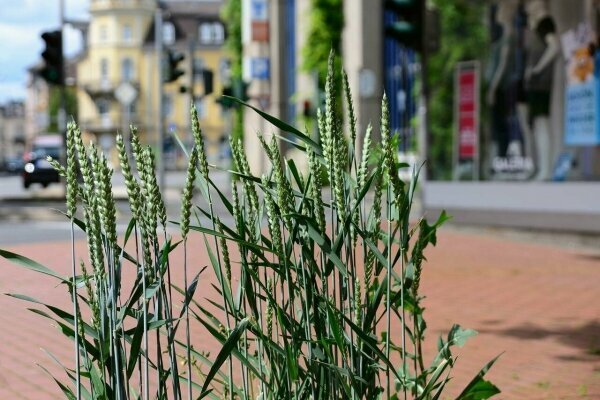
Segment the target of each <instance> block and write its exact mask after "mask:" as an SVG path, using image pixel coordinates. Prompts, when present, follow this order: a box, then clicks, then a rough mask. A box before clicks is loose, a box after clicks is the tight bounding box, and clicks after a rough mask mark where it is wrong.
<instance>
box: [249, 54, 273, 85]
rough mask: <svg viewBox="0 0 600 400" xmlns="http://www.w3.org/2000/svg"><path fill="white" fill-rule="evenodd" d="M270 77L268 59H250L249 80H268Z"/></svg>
mask: <svg viewBox="0 0 600 400" xmlns="http://www.w3.org/2000/svg"><path fill="white" fill-rule="evenodd" d="M269 77H270V68H269V58H268V57H253V58H251V59H250V78H251V79H258V80H268V79H269Z"/></svg>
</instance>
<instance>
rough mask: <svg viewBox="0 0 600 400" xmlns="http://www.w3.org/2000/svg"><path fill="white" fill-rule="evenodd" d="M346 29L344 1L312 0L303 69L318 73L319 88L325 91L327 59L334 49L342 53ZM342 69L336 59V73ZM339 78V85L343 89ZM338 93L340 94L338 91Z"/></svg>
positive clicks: (337, 52)
mask: <svg viewBox="0 0 600 400" xmlns="http://www.w3.org/2000/svg"><path fill="white" fill-rule="evenodd" d="M343 29H344V10H343V1H342V0H312V1H311V11H310V27H309V30H308V37H307V38H306V43H305V45H304V48H303V49H302V52H303V54H302V55H303V60H304V62H303V69H304V70H305V71H309V72H311V71H316V72H317V73H318V75H319V88H320V89H322V90H323V89H324V87H325V77H326V76H327V59H328V57H329V52H330V51H331V50H332V49H333V51H335V53H336V54H337V55H339V54H340V53H341V51H340V50H341V43H342V30H343ZM340 67H341V60H340V58H339V57H337V58H336V71H339V70H340ZM336 77H338V80H337V81H338V82H337V83H338V84H336V86H337V87H338V88H339V87H341V84H339V83H341V81H340V80H339V77H340V74H336ZM337 93H340V91H339V90H338V91H337Z"/></svg>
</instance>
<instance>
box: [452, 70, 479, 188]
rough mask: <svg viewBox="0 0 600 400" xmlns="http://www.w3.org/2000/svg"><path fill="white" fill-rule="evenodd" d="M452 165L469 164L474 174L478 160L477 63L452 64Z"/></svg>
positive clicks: (475, 174)
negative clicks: (453, 141)
mask: <svg viewBox="0 0 600 400" xmlns="http://www.w3.org/2000/svg"><path fill="white" fill-rule="evenodd" d="M454 109H455V112H454V114H455V116H454V121H455V127H456V128H455V129H456V134H455V138H456V139H455V157H454V159H455V168H457V167H460V164H467V163H470V164H472V165H473V177H474V178H476V177H477V172H478V168H479V167H478V165H477V164H478V163H479V113H480V105H479V64H478V63H477V62H474V61H473V62H463V63H459V64H458V65H457V66H456V74H455V85H454Z"/></svg>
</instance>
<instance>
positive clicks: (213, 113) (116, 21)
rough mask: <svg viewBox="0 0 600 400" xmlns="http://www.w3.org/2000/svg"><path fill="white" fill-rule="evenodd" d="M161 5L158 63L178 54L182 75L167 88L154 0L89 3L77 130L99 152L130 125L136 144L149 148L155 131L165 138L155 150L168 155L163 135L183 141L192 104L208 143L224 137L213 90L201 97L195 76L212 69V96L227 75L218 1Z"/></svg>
mask: <svg viewBox="0 0 600 400" xmlns="http://www.w3.org/2000/svg"><path fill="white" fill-rule="evenodd" d="M160 6H161V11H160V12H161V19H162V21H163V24H162V38H160V39H161V40H162V48H163V53H162V54H161V59H162V60H163V63H164V62H166V61H165V60H166V56H165V55H166V54H167V53H166V52H167V51H168V50H171V51H177V52H181V53H182V54H184V55H185V58H184V60H183V61H182V62H181V63H180V64H179V65H178V68H182V69H183V70H184V75H183V76H182V77H180V78H179V79H178V80H176V81H175V82H172V83H166V84H163V83H162V82H159V75H160V73H159V72H161V71H160V70H159V68H162V66H160V67H159V65H158V60H159V57H158V56H157V52H156V46H155V45H156V43H155V30H156V29H155V28H156V27H155V20H156V13H157V8H158V7H159V4H158V3H157V1H156V0H92V2H91V3H90V15H91V20H90V24H89V30H88V39H87V40H88V43H87V46H86V51H85V54H84V55H83V56H82V57H81V60H80V61H79V63H78V66H77V72H78V77H79V79H78V82H77V88H78V90H77V99H78V106H79V120H80V124H81V128H82V129H83V131H84V132H85V133H86V134H88V135H89V137H90V138H91V139H92V140H96V141H97V142H98V143H99V144H100V146H101V147H102V148H104V149H106V150H109V149H111V148H113V147H114V146H113V144H114V138H115V134H116V133H117V132H119V131H124V132H127V131H128V128H127V127H128V126H129V124H133V125H135V126H137V127H138V129H139V134H140V137H141V140H142V142H144V143H146V144H149V145H152V146H153V147H155V148H156V147H157V146H159V143H158V137H159V135H158V127H161V129H162V131H163V132H165V135H164V137H165V138H167V140H165V141H164V142H163V143H162V144H160V145H161V146H163V149H164V150H165V151H166V152H167V153H169V152H170V151H175V150H174V146H172V141H171V140H169V139H168V138H169V137H170V135H169V134H170V133H172V132H175V133H177V134H178V135H179V136H180V137H181V138H182V139H183V140H184V141H185V140H187V139H188V138H189V136H188V135H190V132H189V126H190V123H189V110H190V104H191V102H192V101H193V102H195V103H196V105H197V107H198V109H199V115H200V118H201V121H200V123H201V125H202V126H203V127H204V130H203V132H204V134H205V136H206V138H207V142H209V143H211V142H213V141H218V140H219V137H220V136H221V135H223V133H224V132H223V129H224V124H223V122H222V121H223V119H222V118H221V111H220V106H219V105H218V104H217V103H216V102H215V99H216V97H215V95H214V93H213V94H209V95H206V96H205V95H204V94H205V92H204V89H205V88H204V87H203V86H204V85H203V80H202V79H199V77H200V76H202V70H203V69H210V70H211V71H213V74H214V75H213V76H214V87H213V89H214V90H215V93H216V92H218V91H219V89H220V82H221V81H222V79H223V77H224V75H225V74H226V58H225V56H224V54H223V51H222V44H223V41H224V36H225V31H224V27H223V24H222V23H221V21H220V20H219V10H220V7H221V1H203V2H195V1H173V2H164V3H162V4H160ZM163 66H164V64H163ZM124 88H125V89H124ZM160 93H162V94H163V98H162V106H163V107H162V111H160V110H159V98H160V97H159V94H160ZM160 115H162V118H159V117H158V116H160ZM115 164H116V163H115ZM175 164H176V162H175Z"/></svg>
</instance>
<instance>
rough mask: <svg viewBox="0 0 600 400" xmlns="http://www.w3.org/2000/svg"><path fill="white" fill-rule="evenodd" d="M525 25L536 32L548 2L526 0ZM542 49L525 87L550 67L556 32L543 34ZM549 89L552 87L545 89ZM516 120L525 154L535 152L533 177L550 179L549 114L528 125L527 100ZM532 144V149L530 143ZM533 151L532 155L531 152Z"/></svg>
mask: <svg viewBox="0 0 600 400" xmlns="http://www.w3.org/2000/svg"><path fill="white" fill-rule="evenodd" d="M525 12H526V14H527V24H528V28H529V29H530V30H531V31H532V32H531V33H532V34H535V31H536V29H537V28H538V24H539V23H540V22H541V21H542V20H543V19H545V18H548V17H550V12H549V10H548V5H547V3H546V1H544V0H528V1H527V2H526V3H525ZM544 43H545V45H546V47H545V50H544V52H543V54H542V55H541V57H540V58H539V59H538V60H537V62H536V64H535V65H533V66H529V67H528V68H527V69H526V70H525V86H527V84H528V83H529V82H530V81H531V80H532V79H533V78H534V77H535V76H536V75H537V74H540V73H542V72H543V71H544V70H546V69H547V68H551V64H552V63H553V62H554V60H555V59H556V57H557V56H558V54H559V51H560V42H559V38H558V35H557V34H556V33H547V34H545V35H544ZM548 91H551V88H548ZM517 111H518V115H519V122H520V125H521V128H522V131H523V136H524V140H525V148H526V155H527V156H532V155H535V156H534V157H532V158H534V160H535V163H536V167H537V172H536V175H535V176H534V177H533V179H534V180H539V181H544V180H548V179H550V174H551V163H552V158H553V155H554V152H553V146H552V132H551V130H550V118H549V115H536V116H535V117H534V118H533V121H532V124H531V125H530V124H529V119H530V118H529V116H530V108H529V104H527V103H520V104H519V105H518V106H517ZM532 142H533V143H535V151H534V150H533V149H532V147H533V146H532V145H531V143H532ZM534 152H535V154H534Z"/></svg>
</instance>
